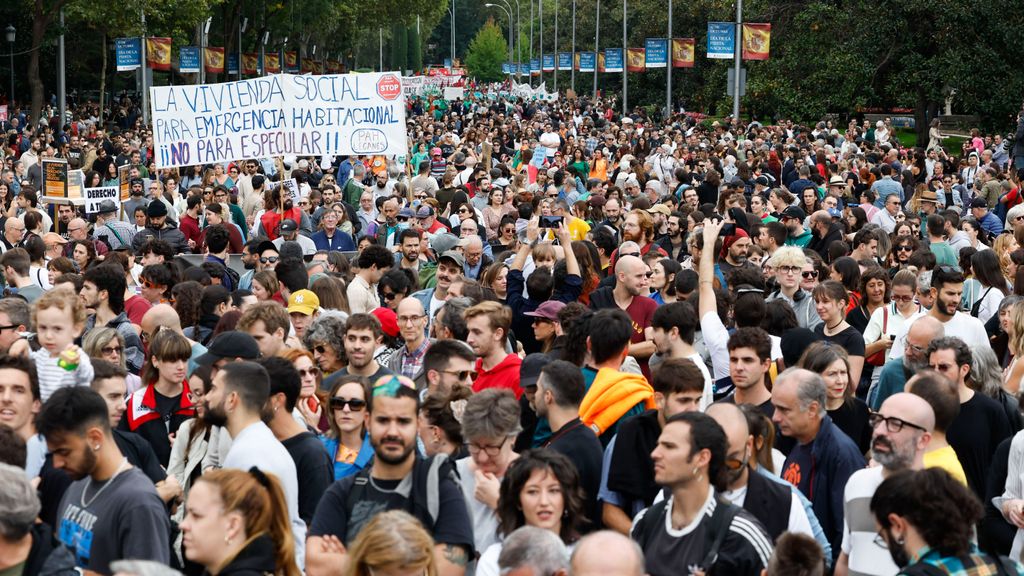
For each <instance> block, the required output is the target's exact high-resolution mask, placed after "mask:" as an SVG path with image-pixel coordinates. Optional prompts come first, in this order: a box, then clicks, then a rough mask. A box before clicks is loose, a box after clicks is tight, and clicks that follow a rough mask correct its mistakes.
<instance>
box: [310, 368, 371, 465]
mask: <svg viewBox="0 0 1024 576" xmlns="http://www.w3.org/2000/svg"><path fill="white" fill-rule="evenodd" d="M370 394H371V392H370V385H369V384H368V383H367V381H366V379H365V378H361V377H359V376H342V377H341V378H339V379H338V381H337V382H335V383H334V386H332V387H331V391H330V394H329V395H328V397H327V398H328V400H327V407H328V409H329V410H330V417H329V418H328V422H329V424H330V430H329V431H328V432H327V434H326V435H324V436H322V437H321V438H320V440H321V441H322V442H323V443H324V447H325V448H327V453H328V454H330V456H331V462H334V479H335V480H341V479H342V478H345V477H347V476H351V475H353V474H356V473H357V472H359V471H360V470H362V469H363V468H366V467H367V466H368V465H369V464H370V461H371V460H372V459H373V446H371V445H370V435H369V434H368V433H367V430H366V425H367V420H368V415H367V411H366V402H367V399H369V398H370Z"/></svg>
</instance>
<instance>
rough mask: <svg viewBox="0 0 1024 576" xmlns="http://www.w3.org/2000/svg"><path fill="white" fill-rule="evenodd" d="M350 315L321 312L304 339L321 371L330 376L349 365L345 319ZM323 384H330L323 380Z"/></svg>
mask: <svg viewBox="0 0 1024 576" xmlns="http://www.w3.org/2000/svg"><path fill="white" fill-rule="evenodd" d="M346 318H348V315H347V314H345V313H341V312H321V313H320V316H319V317H318V318H317V319H316V320H314V321H313V323H312V324H310V325H309V328H307V329H306V333H305V334H304V335H303V338H302V341H303V344H304V345H305V346H306V350H309V351H310V352H312V354H313V361H314V362H316V365H317V367H318V368H319V369H320V373H321V374H322V375H323V377H324V378H327V377H329V376H330V375H332V374H334V373H335V372H337V371H338V370H341V369H342V368H344V367H345V366H346V365H347V361H346V358H345V342H344V337H345V320H346ZM321 385H322V386H330V385H331V383H330V382H327V383H326V384H325V383H324V382H323V381H321Z"/></svg>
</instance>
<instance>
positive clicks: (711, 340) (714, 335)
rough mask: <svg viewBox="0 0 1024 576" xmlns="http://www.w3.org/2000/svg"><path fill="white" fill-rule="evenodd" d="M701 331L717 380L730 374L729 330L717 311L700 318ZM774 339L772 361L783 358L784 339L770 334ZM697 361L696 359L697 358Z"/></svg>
mask: <svg viewBox="0 0 1024 576" xmlns="http://www.w3.org/2000/svg"><path fill="white" fill-rule="evenodd" d="M700 332H701V334H702V335H703V336H704V346H706V347H707V349H708V354H709V355H710V356H711V369H712V370H714V377H715V380H720V379H722V378H725V377H726V376H728V375H729V347H728V346H729V331H728V330H727V329H726V328H725V324H722V319H721V318H719V317H718V314H717V313H715V312H708V313H707V314H705V315H704V316H703V317H701V319H700ZM770 337H771V340H772V362H775V361H776V360H778V359H779V358H782V348H781V347H780V343H781V342H782V339H781V338H779V337H778V336H770ZM695 361H696V360H695Z"/></svg>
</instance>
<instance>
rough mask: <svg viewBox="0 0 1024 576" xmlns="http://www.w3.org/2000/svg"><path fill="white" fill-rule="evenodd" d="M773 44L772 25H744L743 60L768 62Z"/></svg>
mask: <svg viewBox="0 0 1024 576" xmlns="http://www.w3.org/2000/svg"><path fill="white" fill-rule="evenodd" d="M771 42H772V25H771V24H744V25H743V59H744V60H767V59H768V49H769V47H770V46H771Z"/></svg>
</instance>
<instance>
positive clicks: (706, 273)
mask: <svg viewBox="0 0 1024 576" xmlns="http://www.w3.org/2000/svg"><path fill="white" fill-rule="evenodd" d="M724 225H725V222H723V221H722V220H717V219H716V220H711V221H708V220H704V231H703V232H702V234H703V238H704V247H703V248H702V249H701V251H700V264H699V266H698V268H697V275H698V277H699V278H700V310H698V312H697V316H698V318H703V317H704V315H705V314H717V313H718V300H717V298H716V297H715V285H714V281H715V241H716V240H718V233H719V232H721V231H722V227H723V226H724Z"/></svg>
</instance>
